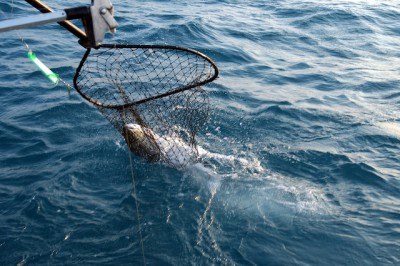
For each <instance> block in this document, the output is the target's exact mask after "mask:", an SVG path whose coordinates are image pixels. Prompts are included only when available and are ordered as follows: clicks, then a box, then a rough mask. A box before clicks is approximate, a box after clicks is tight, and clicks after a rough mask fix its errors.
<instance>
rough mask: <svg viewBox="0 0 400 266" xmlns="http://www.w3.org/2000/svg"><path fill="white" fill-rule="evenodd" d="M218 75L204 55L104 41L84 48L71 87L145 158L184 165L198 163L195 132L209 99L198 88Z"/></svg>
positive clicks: (157, 46) (173, 48)
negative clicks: (84, 50)
mask: <svg viewBox="0 0 400 266" xmlns="http://www.w3.org/2000/svg"><path fill="white" fill-rule="evenodd" d="M217 76H218V69H217V67H216V65H215V64H214V62H213V61H211V59H209V58H208V57H206V56H205V55H203V54H201V53H199V52H197V51H194V50H191V49H187V48H182V47H176V46H163V45H106V44H103V45H101V46H100V47H98V48H97V49H90V48H89V49H87V51H86V53H85V55H84V56H83V58H82V60H81V62H80V65H79V67H78V69H77V71H76V74H75V77H74V87H75V89H76V90H77V91H78V93H79V94H81V95H82V97H83V98H85V99H86V100H88V101H89V102H91V103H92V104H94V105H95V106H96V107H97V109H98V110H99V111H100V112H101V113H102V114H103V115H104V116H105V117H106V118H107V119H108V120H109V121H110V122H111V124H112V125H113V126H114V127H115V128H116V129H117V130H118V131H119V132H120V133H121V135H122V136H123V137H124V138H125V141H126V143H127V145H128V147H129V149H130V150H131V151H132V152H134V153H136V154H137V155H140V156H142V157H144V158H146V159H147V160H149V161H160V162H164V163H166V164H169V165H171V166H174V167H178V168H183V167H185V166H187V165H190V164H193V163H194V162H196V161H198V159H199V153H198V149H197V145H196V138H195V137H196V134H197V133H198V132H199V130H200V129H201V128H202V126H203V125H204V124H205V123H206V121H207V118H208V114H209V99H208V95H207V93H206V92H205V91H204V90H203V89H202V88H201V86H202V85H204V84H207V83H209V82H211V81H213V80H214V79H216V78H217Z"/></svg>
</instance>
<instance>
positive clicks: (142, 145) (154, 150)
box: [124, 124, 161, 161]
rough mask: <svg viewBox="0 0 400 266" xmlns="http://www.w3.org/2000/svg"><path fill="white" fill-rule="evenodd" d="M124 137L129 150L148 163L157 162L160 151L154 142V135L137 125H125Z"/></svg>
mask: <svg viewBox="0 0 400 266" xmlns="http://www.w3.org/2000/svg"><path fill="white" fill-rule="evenodd" d="M124 137H125V141H126V143H127V145H128V147H129V149H130V150H131V151H132V152H134V153H136V154H138V155H140V156H142V157H144V158H145V159H147V160H149V161H159V160H160V159H161V151H160V148H159V147H158V144H157V143H156V141H155V137H156V136H155V135H154V133H153V132H152V131H151V130H150V129H147V128H143V127H141V126H140V125H139V124H126V125H125V126H124Z"/></svg>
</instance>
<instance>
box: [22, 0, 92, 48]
mask: <svg viewBox="0 0 400 266" xmlns="http://www.w3.org/2000/svg"><path fill="white" fill-rule="evenodd" d="M25 1H26V2H27V3H28V4H30V5H31V6H33V7H34V8H36V9H37V10H39V11H40V12H42V13H52V12H54V10H53V9H51V8H50V7H49V6H47V5H46V4H44V3H43V2H42V1H40V0H25ZM57 23H58V24H60V25H61V26H63V27H64V28H65V29H66V30H68V31H69V32H71V33H72V34H74V35H75V36H76V37H78V38H79V39H80V40H87V36H86V33H84V32H83V31H82V30H81V29H79V28H78V27H76V26H75V25H74V24H72V23H71V22H69V21H66V20H65V21H60V22H57Z"/></svg>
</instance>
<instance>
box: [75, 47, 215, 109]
mask: <svg viewBox="0 0 400 266" xmlns="http://www.w3.org/2000/svg"><path fill="white" fill-rule="evenodd" d="M99 48H108V49H129V48H133V49H171V50H180V51H185V52H189V53H192V54H194V55H197V56H199V57H201V58H203V59H205V60H206V61H207V62H208V63H210V65H211V66H212V68H213V69H214V75H212V76H211V77H209V78H207V79H205V80H204V81H201V82H198V83H196V84H191V85H187V86H182V87H178V88H177V89H175V90H172V91H168V92H165V93H162V94H159V95H156V96H152V97H148V98H146V99H142V100H139V101H134V102H131V103H126V104H117V105H111V104H104V103H102V102H99V101H96V100H95V99H93V98H91V97H89V96H87V95H86V94H85V93H83V92H82V90H81V89H80V88H79V86H78V77H79V73H80V71H81V69H82V67H83V65H84V63H85V62H86V59H87V57H88V56H89V54H90V52H91V49H92V48H88V49H86V52H85V54H84V55H83V57H82V59H81V61H80V63H79V66H78V68H77V69H76V72H75V76H74V80H73V83H74V88H75V90H76V91H77V92H78V93H79V94H80V95H81V96H82V97H83V98H84V99H85V100H87V101H88V102H90V103H92V104H94V105H96V106H100V107H104V108H111V109H124V108H127V107H130V106H134V105H139V104H143V103H145V102H148V101H152V100H156V99H160V98H163V97H167V96H171V95H173V94H176V93H179V92H182V91H186V90H189V89H193V88H196V87H200V86H202V85H205V84H207V83H209V82H212V81H214V80H215V79H216V78H217V77H218V75H219V71H218V67H217V65H216V64H215V63H214V61H213V60H211V58H209V57H208V56H206V55H205V54H203V53H201V52H199V51H196V50H194V49H191V48H186V47H181V46H175V45H157V44H155V45H153V44H101V45H100V46H98V47H96V48H95V49H96V50H97V49H99Z"/></svg>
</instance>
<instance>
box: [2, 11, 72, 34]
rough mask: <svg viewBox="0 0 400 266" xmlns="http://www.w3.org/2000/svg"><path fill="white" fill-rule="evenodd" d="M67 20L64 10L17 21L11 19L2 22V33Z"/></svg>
mask: <svg viewBox="0 0 400 266" xmlns="http://www.w3.org/2000/svg"><path fill="white" fill-rule="evenodd" d="M66 19H67V13H66V12H65V11H64V10H62V11H56V12H54V13H47V14H39V15H34V16H28V17H23V18H17V19H9V20H5V21H0V32H6V31H10V30H17V29H23V28H28V27H33V26H38V25H43V24H48V23H52V22H59V21H63V20H66Z"/></svg>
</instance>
